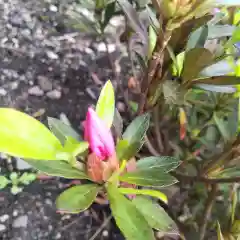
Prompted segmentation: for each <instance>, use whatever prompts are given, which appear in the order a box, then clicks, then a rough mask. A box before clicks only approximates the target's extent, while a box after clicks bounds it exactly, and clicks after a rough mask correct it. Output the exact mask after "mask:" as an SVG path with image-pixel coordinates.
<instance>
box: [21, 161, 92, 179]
mask: <svg viewBox="0 0 240 240" xmlns="http://www.w3.org/2000/svg"><path fill="white" fill-rule="evenodd" d="M25 162H27V163H29V164H30V165H31V166H33V167H34V168H36V169H37V170H39V171H41V172H43V173H46V174H47V175H50V176H57V177H64V178H69V179H89V177H88V176H87V175H86V173H84V172H83V171H81V170H79V169H77V168H74V167H72V166H71V165H70V164H69V163H68V162H66V161H37V160H25Z"/></svg>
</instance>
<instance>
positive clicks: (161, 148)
mask: <svg viewBox="0 0 240 240" xmlns="http://www.w3.org/2000/svg"><path fill="white" fill-rule="evenodd" d="M153 122H154V129H155V134H156V138H157V139H156V140H157V144H158V148H159V151H160V153H163V152H164V146H163V140H162V135H161V131H160V127H159V105H157V106H156V107H155V108H154V110H153Z"/></svg>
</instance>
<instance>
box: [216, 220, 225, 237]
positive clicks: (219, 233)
mask: <svg viewBox="0 0 240 240" xmlns="http://www.w3.org/2000/svg"><path fill="white" fill-rule="evenodd" d="M217 237H218V240H224V237H223V235H222V231H221V226H220V223H219V222H218V221H217Z"/></svg>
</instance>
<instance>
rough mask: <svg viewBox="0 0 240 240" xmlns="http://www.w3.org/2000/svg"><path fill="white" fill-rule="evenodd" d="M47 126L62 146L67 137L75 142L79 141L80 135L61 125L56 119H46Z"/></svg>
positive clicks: (69, 127) (63, 124)
mask: <svg viewBox="0 0 240 240" xmlns="http://www.w3.org/2000/svg"><path fill="white" fill-rule="evenodd" d="M48 126H49V128H50V130H51V131H52V132H53V134H54V135H55V136H56V137H57V138H58V139H59V141H60V142H61V143H62V145H64V143H65V141H66V139H67V137H72V138H74V139H76V140H77V141H81V137H80V135H79V134H78V133H77V132H76V131H75V130H74V129H73V128H72V127H71V126H69V125H67V124H65V123H63V122H62V121H61V120H59V119H57V118H51V117H48Z"/></svg>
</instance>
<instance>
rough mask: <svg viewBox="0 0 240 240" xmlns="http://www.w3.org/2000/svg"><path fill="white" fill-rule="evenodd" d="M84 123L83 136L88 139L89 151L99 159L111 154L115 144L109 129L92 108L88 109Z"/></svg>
mask: <svg viewBox="0 0 240 240" xmlns="http://www.w3.org/2000/svg"><path fill="white" fill-rule="evenodd" d="M84 125H85V126H84V128H85V129H84V130H85V131H84V138H85V140H86V141H88V143H89V147H90V150H91V152H92V153H95V154H96V156H97V157H98V158H100V159H101V160H105V159H107V158H109V157H111V156H113V155H114V154H115V146H114V141H113V137H112V134H111V132H110V129H108V128H107V126H106V125H105V123H104V122H103V121H102V120H101V119H100V118H99V117H98V115H97V113H96V112H95V111H94V110H93V109H92V108H89V109H88V112H87V117H86V121H85V124H84Z"/></svg>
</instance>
